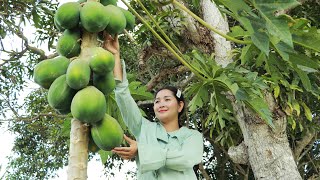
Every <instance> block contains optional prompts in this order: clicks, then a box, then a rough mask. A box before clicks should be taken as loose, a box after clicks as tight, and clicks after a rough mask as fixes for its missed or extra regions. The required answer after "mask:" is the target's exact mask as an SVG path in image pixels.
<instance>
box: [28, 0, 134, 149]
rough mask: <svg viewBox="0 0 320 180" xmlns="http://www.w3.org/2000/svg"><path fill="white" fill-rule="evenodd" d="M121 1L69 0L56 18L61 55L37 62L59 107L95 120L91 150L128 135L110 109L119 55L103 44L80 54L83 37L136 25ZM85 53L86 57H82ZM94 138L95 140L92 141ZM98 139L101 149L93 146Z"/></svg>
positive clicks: (40, 79)
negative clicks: (119, 5)
mask: <svg viewBox="0 0 320 180" xmlns="http://www.w3.org/2000/svg"><path fill="white" fill-rule="evenodd" d="M116 3H117V0H101V1H100V2H97V1H84V0H80V1H78V2H67V3H64V4H62V5H61V6H59V8H58V9H57V11H56V13H55V16H54V23H55V26H56V27H57V29H59V30H60V31H61V32H63V33H62V35H61V36H60V37H59V39H58V42H57V46H56V50H57V52H58V54H59V56H58V57H55V58H53V59H47V60H43V61H41V62H40V63H38V64H37V65H36V66H35V69H34V81H35V82H36V83H37V84H39V85H40V86H41V87H43V88H45V89H48V96H47V99H48V103H49V105H50V106H51V107H52V108H54V109H55V110H56V111H57V112H59V113H61V114H68V113H70V112H71V114H72V116H73V117H74V118H76V119H78V120H80V121H81V122H83V123H87V124H89V125H91V130H90V132H91V133H90V136H89V137H90V140H89V142H90V143H89V146H90V147H89V150H90V149H91V150H92V149H94V150H92V151H96V150H98V149H102V150H107V151H109V150H111V149H112V148H114V147H116V146H119V145H120V144H121V143H122V140H123V130H122V128H121V126H120V125H119V123H118V122H117V120H116V119H114V118H113V117H111V116H110V115H109V114H107V113H106V111H107V103H106V99H105V97H107V96H108V95H109V94H110V93H111V92H112V91H113V90H114V88H115V85H116V84H115V80H114V77H113V68H114V65H115V59H114V56H113V54H112V53H111V52H109V51H107V50H105V49H103V48H102V47H97V46H94V47H86V48H90V49H89V50H87V52H90V54H89V55H87V56H85V60H84V59H83V57H82V56H79V55H80V53H81V36H82V33H83V32H84V31H87V32H90V33H101V32H104V31H106V32H107V33H108V34H119V33H121V32H122V31H123V30H124V29H132V28H133V27H134V23H135V18H134V16H133V15H132V14H131V13H130V12H129V11H127V10H125V9H122V8H121V7H118V6H116ZM80 57H81V58H80ZM92 140H93V141H92ZM94 144H96V145H97V146H98V148H92V147H94Z"/></svg>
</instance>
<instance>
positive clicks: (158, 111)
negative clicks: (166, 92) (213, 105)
mask: <svg viewBox="0 0 320 180" xmlns="http://www.w3.org/2000/svg"><path fill="white" fill-rule="evenodd" d="M166 111H167V110H159V111H158V112H160V113H161V112H166Z"/></svg>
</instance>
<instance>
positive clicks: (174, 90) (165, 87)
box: [154, 86, 186, 127]
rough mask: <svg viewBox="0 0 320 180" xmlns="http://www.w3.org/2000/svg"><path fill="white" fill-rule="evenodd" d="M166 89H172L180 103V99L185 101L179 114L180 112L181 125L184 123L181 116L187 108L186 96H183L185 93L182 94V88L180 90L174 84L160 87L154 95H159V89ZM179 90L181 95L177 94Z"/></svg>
mask: <svg viewBox="0 0 320 180" xmlns="http://www.w3.org/2000/svg"><path fill="white" fill-rule="evenodd" d="M164 89H167V90H169V91H171V92H172V93H173V95H174V97H175V98H176V100H177V101H178V103H179V102H180V101H182V102H183V103H184V105H183V108H182V110H181V112H179V114H178V123H179V126H180V127H181V126H182V124H183V123H182V122H183V120H181V119H180V117H181V116H182V115H183V113H184V110H185V106H186V102H185V99H184V97H183V94H182V92H181V90H179V89H178V88H177V87H174V86H164V87H162V88H160V89H158V90H157V91H156V92H155V93H154V97H156V96H157V94H158V92H159V91H161V90H164ZM178 90H179V91H180V97H178V96H177V92H178Z"/></svg>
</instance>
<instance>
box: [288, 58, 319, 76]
mask: <svg viewBox="0 0 320 180" xmlns="http://www.w3.org/2000/svg"><path fill="white" fill-rule="evenodd" d="M290 62H292V63H293V64H295V65H297V67H299V68H300V69H301V70H304V69H305V70H306V72H317V70H318V69H320V64H319V62H318V61H316V60H313V59H311V58H310V57H308V56H306V55H304V54H290Z"/></svg>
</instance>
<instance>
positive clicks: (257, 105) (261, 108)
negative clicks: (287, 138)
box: [243, 96, 275, 129]
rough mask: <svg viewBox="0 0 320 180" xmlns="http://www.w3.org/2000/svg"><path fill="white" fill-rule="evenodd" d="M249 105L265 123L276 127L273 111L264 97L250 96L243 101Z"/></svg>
mask: <svg viewBox="0 0 320 180" xmlns="http://www.w3.org/2000/svg"><path fill="white" fill-rule="evenodd" d="M243 102H244V103H245V104H246V106H247V107H249V108H250V109H251V110H253V111H254V112H255V113H257V114H258V115H259V116H260V117H261V118H262V119H263V120H264V121H265V123H266V124H267V125H268V126H270V127H271V128H273V129H274V128H275V126H274V124H273V122H272V113H271V112H270V110H269V107H268V105H267V103H266V102H265V101H264V99H263V98H261V97H258V96H255V97H249V96H248V98H247V99H246V100H244V101H243Z"/></svg>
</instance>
